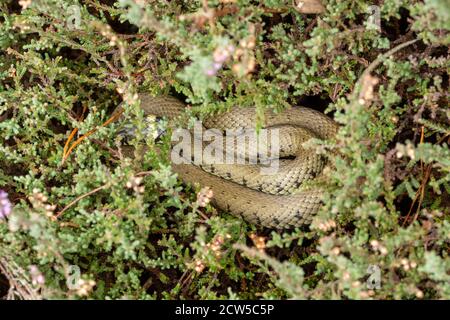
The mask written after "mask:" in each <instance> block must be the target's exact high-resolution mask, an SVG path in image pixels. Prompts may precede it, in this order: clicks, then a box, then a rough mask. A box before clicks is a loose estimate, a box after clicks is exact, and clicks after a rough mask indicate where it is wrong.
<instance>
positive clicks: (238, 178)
mask: <svg viewBox="0 0 450 320" xmlns="http://www.w3.org/2000/svg"><path fill="white" fill-rule="evenodd" d="M140 99H141V107H142V108H143V109H144V113H145V114H146V115H148V114H152V115H155V116H159V117H168V118H169V119H175V118H177V117H178V116H180V115H182V113H183V111H184V109H185V105H184V104H183V103H182V102H180V101H179V100H177V99H175V98H173V97H168V96H162V97H156V98H153V97H150V96H148V95H145V94H142V95H141V96H140ZM255 123H256V113H255V109H252V108H245V109H244V108H233V109H232V110H230V111H229V112H227V113H224V114H220V115H217V116H213V117H210V118H207V119H204V121H203V125H204V127H205V129H208V128H215V129H218V130H221V131H225V130H226V129H237V128H244V129H254V128H255ZM264 128H267V129H268V130H270V129H273V128H278V129H280V131H279V132H280V149H281V152H280V154H281V155H282V156H289V155H290V156H293V159H288V160H282V161H280V167H279V170H278V171H277V173H275V174H271V175H261V174H260V170H259V169H260V167H259V166H258V165H249V164H203V165H198V166H197V165H194V164H172V168H173V171H174V172H176V173H178V176H179V177H180V178H181V179H182V180H183V181H184V182H185V183H199V184H200V185H201V186H209V187H210V188H211V189H212V190H213V193H214V196H213V204H214V205H215V206H217V207H218V208H220V209H222V210H224V211H228V212H231V213H233V214H235V215H237V216H240V217H242V218H244V219H245V220H247V221H249V222H251V223H255V224H258V225H261V226H264V227H269V228H275V229H287V228H292V227H298V226H302V225H305V224H309V223H310V222H311V219H312V217H313V215H314V214H315V213H316V212H317V211H318V209H319V207H320V205H321V196H322V191H321V190H320V189H309V190H307V191H298V188H299V187H300V185H301V184H302V182H304V181H307V180H312V179H315V178H316V177H317V176H318V175H319V174H320V172H321V171H322V169H323V167H324V165H325V160H324V158H323V157H322V156H320V155H317V154H316V152H315V151H314V150H311V149H304V148H302V146H301V143H303V142H304V141H307V140H308V139H310V138H313V137H315V138H319V139H330V138H332V137H333V136H334V135H335V134H336V132H337V129H338V126H337V124H336V123H335V122H334V121H333V120H331V119H330V118H328V117H327V116H325V115H324V114H322V113H320V112H317V111H315V110H312V109H309V108H303V107H296V108H291V109H288V110H285V111H284V112H282V113H279V114H275V113H273V112H269V111H268V112H266V114H265V127H264ZM193 139H195V137H194V138H193ZM206 145H207V144H205V145H203V148H204V147H205V146H206ZM203 161H205V158H204V159H203Z"/></svg>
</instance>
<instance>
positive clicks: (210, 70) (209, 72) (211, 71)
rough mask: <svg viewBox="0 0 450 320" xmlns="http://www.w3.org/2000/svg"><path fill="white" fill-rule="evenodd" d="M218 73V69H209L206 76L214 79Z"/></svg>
mask: <svg viewBox="0 0 450 320" xmlns="http://www.w3.org/2000/svg"><path fill="white" fill-rule="evenodd" d="M216 72H217V70H216V69H214V68H209V69H206V71H205V74H206V75H207V76H208V77H212V76H214V75H215V74H216Z"/></svg>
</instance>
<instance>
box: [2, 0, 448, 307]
mask: <svg viewBox="0 0 450 320" xmlns="http://www.w3.org/2000/svg"><path fill="white" fill-rule="evenodd" d="M107 2H108V3H109V2H110V1H101V0H87V1H76V0H71V1H66V0H64V1H63V0H32V1H25V0H24V1H20V2H19V3H20V5H19V4H18V3H17V2H16V1H13V0H2V1H1V2H0V52H1V55H0V141H1V144H0V189H3V190H5V191H6V192H7V193H8V195H9V200H10V201H11V202H12V203H13V204H14V209H13V213H12V214H11V215H10V216H9V217H8V218H7V219H2V220H0V272H1V273H2V274H3V276H5V277H6V278H7V279H8V281H9V285H10V287H11V288H12V290H10V293H9V297H13V296H14V297H20V298H36V297H38V298H97V299H105V298H108V299H109V298H110V299H117V298H135V299H160V298H164V299H179V298H193V299H223V298H232V299H259V298H277V299H282V298H311V299H330V298H333V299H347V298H350V299H367V298H376V299H402V298H404V299H405V298H406V299H410V298H419V299H421V298H426V299H431V298H446V299H448V298H450V285H449V283H450V281H449V277H450V276H449V275H450V259H449V257H448V252H449V240H450V219H449V216H450V211H449V207H450V197H449V194H450V162H449V159H450V151H449V147H448V144H449V134H450V128H449V125H448V123H449V119H450V112H449V110H448V100H447V99H448V70H449V59H448V45H449V43H450V39H449V31H450V20H449V16H448V15H449V11H448V9H447V8H448V1H447V0H433V1H432V0H426V1H393V0H389V1H383V2H382V4H381V7H380V8H379V9H380V15H381V16H380V18H381V32H378V31H377V30H370V29H368V28H367V23H366V22H367V19H368V11H367V9H368V6H370V5H372V2H370V1H350V0H348V1H347V0H345V1H334V0H329V1H323V3H324V5H325V6H326V11H325V12H324V13H322V14H320V15H304V14H301V13H299V12H298V11H297V10H296V8H295V7H294V6H293V5H292V1H288V0H272V1H264V2H260V3H258V2H257V1H249V0H236V1H216V0H211V1H183V0H177V1H156V2H155V1H132V0H119V1H116V2H115V3H114V5H108V4H106V3H107ZM225 2H229V3H227V4H225ZM204 3H207V6H204ZM263 3H264V4H263ZM415 38H416V39H418V41H417V42H416V43H414V44H411V45H410V46H407V47H405V48H403V49H401V50H399V51H398V52H397V53H395V54H392V55H389V56H387V57H385V58H384V59H381V60H380V62H381V64H380V65H379V66H376V68H375V69H374V70H373V71H372V72H371V74H372V77H373V78H371V79H375V82H374V83H370V82H365V80H368V79H369V78H367V77H364V76H362V75H365V74H363V71H364V70H365V69H366V68H367V67H368V66H369V64H370V63H371V62H372V61H374V60H375V59H376V58H377V57H379V56H380V55H381V54H383V53H384V52H386V51H387V50H388V49H389V48H393V47H395V46H397V45H399V44H401V43H404V42H406V41H409V40H412V39H415ZM358 79H361V80H360V81H359V82H358ZM357 82H358V83H359V85H356V84H357ZM138 91H145V92H149V93H152V94H154V95H157V94H167V93H171V94H175V95H177V96H179V97H181V98H183V99H184V100H186V102H188V103H190V104H191V105H193V108H192V113H193V114H198V115H205V114H209V113H213V112H220V111H224V110H226V109H227V108H229V107H230V106H232V105H240V106H242V107H246V106H251V105H253V106H256V107H257V108H258V110H259V111H260V114H261V115H262V111H264V110H266V109H274V110H277V111H280V110H282V109H284V108H286V107H289V106H290V105H297V104H305V105H306V106H309V107H313V108H316V109H320V110H322V111H323V110H324V109H327V110H328V111H331V112H332V113H333V116H334V118H335V119H336V121H337V122H338V123H339V124H340V125H341V129H340V131H339V133H338V136H337V137H336V141H335V142H333V143H329V144H326V145H325V144H323V147H324V148H327V149H331V150H332V151H333V157H332V159H331V160H332V161H331V164H330V167H329V168H327V169H326V170H325V177H326V179H325V181H328V183H327V184H328V190H329V191H328V192H327V194H326V198H325V199H324V202H325V205H324V206H323V208H322V209H321V211H320V213H319V214H318V215H317V217H316V218H315V219H314V222H313V224H312V225H311V227H310V228H304V229H296V230H291V231H286V232H283V233H281V232H280V233H278V232H275V231H271V230H261V229H258V228H257V227H255V226H252V225H248V224H246V223H245V222H243V221H242V220H241V219H239V218H236V217H233V216H231V215H229V214H227V213H224V212H217V211H216V210H215V209H214V208H212V207H207V208H203V207H200V206H199V205H198V203H197V202H196V198H195V191H196V190H197V189H195V188H196V187H195V186H194V187H193V186H183V185H182V184H181V183H180V181H178V180H177V177H176V175H174V174H173V173H172V172H171V168H170V164H169V161H168V156H167V155H168V148H169V144H168V139H167V138H164V139H162V140H161V141H156V142H155V141H154V140H153V139H149V138H148V137H147V136H146V133H145V130H144V129H145V127H146V123H147V122H146V121H145V119H143V114H142V110H140V108H139V101H137V99H136V95H135V93H136V92H138ZM121 101H125V106H126V108H125V109H126V110H125V116H126V117H128V118H130V119H132V122H133V124H134V125H135V126H136V128H137V135H136V138H135V139H134V140H133V141H132V142H131V143H132V145H133V146H134V147H135V148H136V149H137V150H138V151H139V150H142V148H143V145H147V147H148V148H147V149H148V151H147V152H146V153H145V154H144V155H142V153H140V152H136V157H134V158H133V159H129V158H126V157H124V156H123V154H125V148H126V147H125V146H123V145H122V144H123V143H122V141H120V138H118V135H117V132H118V130H117V128H118V126H119V124H118V123H112V124H110V125H107V126H101V124H102V123H104V122H105V121H107V120H108V119H109V118H110V116H111V112H112V110H113V109H114V108H115V107H116V106H117V105H118V104H119V103H120V102H121ZM263 120H264V119H263V118H262V116H261V119H260V122H259V123H258V125H261V123H262V121H263ZM75 128H78V131H77V133H76V135H75V139H74V140H76V138H78V137H81V136H82V135H83V134H87V133H88V132H90V131H91V130H92V129H94V128H97V130H96V131H95V132H94V133H93V134H92V135H90V136H89V137H88V138H86V139H84V140H82V142H81V143H80V144H79V145H78V146H76V147H75V148H74V149H73V151H72V152H71V153H70V155H69V157H68V158H67V159H66V160H65V161H62V159H63V158H64V155H65V153H66V152H65V148H64V146H65V143H66V141H67V140H68V137H69V135H70V133H71V132H72V130H73V129H75ZM74 140H72V141H74ZM260 237H262V238H260ZM252 240H253V243H254V246H253V245H252V246H250V247H249V246H248V245H249V243H251V242H252ZM256 247H258V248H259V249H256ZM32 266H36V267H37V271H36V269H35V268H33V267H32ZM74 266H76V267H77V268H79V270H80V279H82V280H83V281H81V282H80V281H79V280H78V278H75V284H76V286H72V285H71V281H73V280H74V277H75V276H76V274H75V273H74ZM374 268H375V269H376V270H378V271H379V274H380V277H381V278H380V280H381V283H380V286H379V287H375V288H371V287H370V286H368V285H367V283H368V282H367V281H369V280H370V281H371V280H372V279H373V276H374V275H375V273H374V271H373V270H374ZM371 270H372V271H371ZM38 275H42V276H43V277H44V278H45V282H44V283H41V282H40V280H39V279H40V278H39V277H38ZM370 281H369V282H370ZM7 289H8V288H0V292H2V293H3V290H4V291H5V292H4V293H5V295H6V290H7Z"/></svg>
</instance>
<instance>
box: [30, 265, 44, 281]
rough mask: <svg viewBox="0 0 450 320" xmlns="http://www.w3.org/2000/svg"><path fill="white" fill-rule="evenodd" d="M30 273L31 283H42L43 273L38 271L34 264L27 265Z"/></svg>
mask: <svg viewBox="0 0 450 320" xmlns="http://www.w3.org/2000/svg"><path fill="white" fill-rule="evenodd" d="M29 270H30V275H31V282H32V283H33V285H35V286H36V285H43V284H44V283H45V278H44V275H43V274H42V273H41V271H39V269H38V267H36V266H35V265H34V264H33V265H31V266H29Z"/></svg>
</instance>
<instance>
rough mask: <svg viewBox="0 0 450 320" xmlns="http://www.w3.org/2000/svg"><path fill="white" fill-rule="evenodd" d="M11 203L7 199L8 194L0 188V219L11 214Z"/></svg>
mask: <svg viewBox="0 0 450 320" xmlns="http://www.w3.org/2000/svg"><path fill="white" fill-rule="evenodd" d="M11 211H12V205H11V202H10V201H9V199H8V194H7V193H6V192H5V191H3V190H0V219H4V218H6V217H7V216H9V215H10V214H11Z"/></svg>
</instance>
